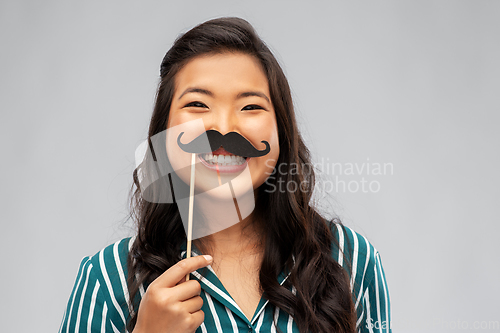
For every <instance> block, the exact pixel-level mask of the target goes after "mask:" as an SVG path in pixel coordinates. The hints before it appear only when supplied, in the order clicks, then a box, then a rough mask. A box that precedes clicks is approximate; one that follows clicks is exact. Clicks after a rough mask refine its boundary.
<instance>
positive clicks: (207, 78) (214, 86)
mask: <svg viewBox="0 0 500 333" xmlns="http://www.w3.org/2000/svg"><path fill="white" fill-rule="evenodd" d="M194 86H196V87H200V88H208V89H210V90H215V91H216V92H217V91H219V92H221V93H224V92H225V93H238V92H240V91H242V90H248V89H258V90H262V91H263V92H264V93H266V94H269V85H268V81H267V77H266V75H265V73H264V71H263V69H262V66H261V64H260V62H259V61H258V60H257V59H256V58H255V57H253V56H250V55H247V54H243V53H230V52H225V53H218V54H209V55H202V56H198V57H196V58H194V59H191V60H190V61H189V62H188V63H187V64H186V65H184V66H183V67H182V69H181V70H180V71H179V72H178V73H177V75H176V77H175V93H174V96H178V95H179V94H180V93H181V92H182V91H183V90H184V89H186V88H188V87H194Z"/></svg>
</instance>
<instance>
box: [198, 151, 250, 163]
mask: <svg viewBox="0 0 500 333" xmlns="http://www.w3.org/2000/svg"><path fill="white" fill-rule="evenodd" d="M202 158H203V159H204V160H205V161H207V162H208V163H209V164H218V165H221V166H223V165H241V164H243V163H245V158H243V157H242V156H236V155H213V154H211V153H210V154H203V155H202Z"/></svg>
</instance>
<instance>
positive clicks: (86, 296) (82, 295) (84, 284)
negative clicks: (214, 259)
mask: <svg viewBox="0 0 500 333" xmlns="http://www.w3.org/2000/svg"><path fill="white" fill-rule="evenodd" d="M336 226H337V228H336V229H335V233H334V235H335V237H336V239H337V240H338V242H339V246H340V250H341V251H343V252H344V254H345V255H346V256H347V259H348V260H349V261H351V263H352V267H351V269H352V274H350V276H351V290H352V292H353V298H354V302H355V307H356V312H357V322H356V329H357V331H358V332H386V333H389V332H391V325H390V323H391V316H390V310H391V308H390V302H389V291H388V289H387V283H386V280H385V274H384V270H383V267H382V262H381V259H380V255H379V253H378V252H377V250H376V249H375V248H374V247H373V246H372V245H371V244H370V243H369V242H368V240H367V239H366V238H365V237H363V236H362V235H360V234H358V233H356V232H354V231H353V230H352V229H350V228H348V227H344V229H342V227H340V226H339V225H336ZM132 242H133V238H125V239H122V240H121V241H118V242H116V243H115V244H113V245H110V246H108V247H106V248H104V249H103V250H101V251H99V252H98V253H97V254H95V255H94V256H91V257H85V258H83V260H82V262H81V264H80V268H79V270H78V274H77V277H76V281H75V285H74V287H73V291H72V293H71V296H70V298H69V301H68V305H67V308H66V311H65V313H64V317H63V321H62V323H61V328H60V330H59V332H60V333H70V332H71V333H73V332H126V329H125V328H126V320H127V318H128V317H129V312H128V305H127V304H128V303H127V302H128V300H129V293H128V288H127V282H126V279H127V255H128V252H129V249H130V246H131V245H132ZM182 250H183V249H181V251H182ZM341 251H339V248H337V247H334V248H333V250H332V255H333V256H334V258H336V260H337V261H338V262H339V264H340V265H342V266H343V267H344V268H346V269H348V268H347V264H346V263H345V260H344V258H343V256H342V252H341ZM185 253H186V251H185V246H184V251H182V253H181V256H182V257H183V258H184V257H185ZM195 255H197V253H195V252H193V256H195ZM201 270H202V269H200V270H198V271H195V272H193V273H192V275H194V277H195V278H196V279H197V280H198V281H199V282H200V285H201V288H202V293H201V295H200V296H201V297H202V298H203V307H202V308H201V309H202V310H203V312H204V313H205V321H204V322H203V323H202V324H201V326H200V327H199V328H198V329H197V330H196V333H202V332H203V333H205V332H217V333H219V332H224V333H225V332H234V333H236V332H272V333H275V332H277V328H276V325H277V327H278V328H279V330H280V331H281V332H284V333H285V332H286V333H292V332H294V333H295V332H299V331H298V328H297V326H296V324H295V322H294V320H293V318H292V316H290V315H289V314H288V313H286V312H284V311H283V310H281V309H279V308H275V307H274V306H272V305H271V304H269V302H268V301H267V300H266V299H265V298H261V300H260V302H259V305H258V306H257V309H256V311H255V313H254V315H253V318H252V320H248V319H247V317H246V316H245V315H244V314H243V312H242V311H241V309H240V308H239V306H238V304H236V302H235V301H234V300H233V299H232V297H231V296H230V295H229V293H228V292H227V291H226V289H225V288H224V286H223V285H222V283H221V282H220V281H219V279H218V278H217V276H216V275H215V273H214V271H213V270H212V269H211V267H210V266H209V269H208V270H206V269H205V270H204V272H203V276H202V275H201V273H200V272H201ZM287 278H288V275H285V274H284V273H282V274H281V275H280V276H279V277H278V280H279V283H280V284H283V282H284V281H285V280H286V279H287ZM144 292H145V289H144V287H143V286H142V288H140V295H141V297H142V296H143V295H144ZM292 292H294V288H293V287H292Z"/></svg>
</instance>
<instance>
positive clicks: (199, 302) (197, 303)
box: [182, 296, 203, 313]
mask: <svg viewBox="0 0 500 333" xmlns="http://www.w3.org/2000/svg"><path fill="white" fill-rule="evenodd" d="M182 306H183V307H184V309H185V310H186V311H187V312H189V313H195V312H196V311H199V310H200V309H201V307H202V306H203V298H201V297H200V296H195V297H192V298H190V299H188V300H186V301H184V302H182Z"/></svg>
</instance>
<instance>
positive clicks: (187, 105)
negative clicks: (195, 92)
mask: <svg viewBox="0 0 500 333" xmlns="http://www.w3.org/2000/svg"><path fill="white" fill-rule="evenodd" d="M184 107H185V108H187V107H195V108H207V109H208V106H206V105H205V104H203V103H201V102H191V103H188V104H186V105H185V106H184Z"/></svg>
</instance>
